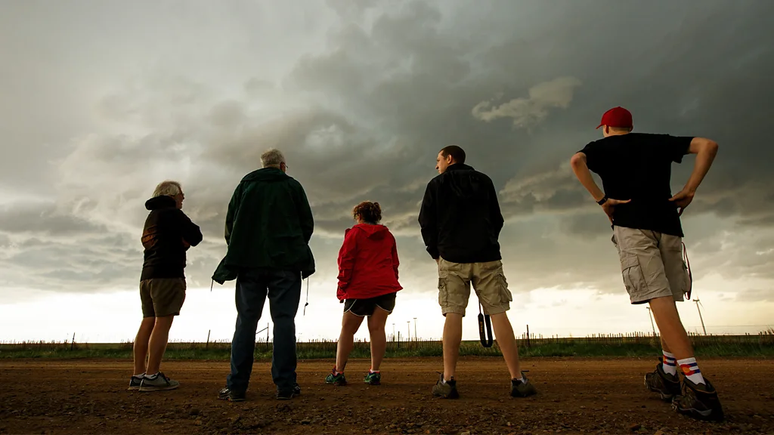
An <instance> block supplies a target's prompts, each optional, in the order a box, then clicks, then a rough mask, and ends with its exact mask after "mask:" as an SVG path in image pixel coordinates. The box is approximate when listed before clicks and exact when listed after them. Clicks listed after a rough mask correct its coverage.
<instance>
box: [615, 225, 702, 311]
mask: <svg viewBox="0 0 774 435" xmlns="http://www.w3.org/2000/svg"><path fill="white" fill-rule="evenodd" d="M613 244H614V245H615V246H616V248H617V249H618V255H619V257H620V259H621V274H622V275H623V281H624V285H626V291H627V292H628V293H629V299H630V300H631V303H632V304H643V303H646V302H648V301H649V300H651V299H655V298H661V297H667V296H671V297H673V298H674V300H675V301H682V300H684V299H683V294H684V293H687V292H689V291H690V289H691V278H690V276H689V274H688V268H687V267H686V265H685V262H683V240H682V238H681V237H678V236H672V235H669V234H663V233H659V232H657V231H650V230H638V229H634V228H626V227H619V226H615V227H614V228H613Z"/></svg>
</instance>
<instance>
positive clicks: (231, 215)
mask: <svg viewBox="0 0 774 435" xmlns="http://www.w3.org/2000/svg"><path fill="white" fill-rule="evenodd" d="M241 201H242V183H239V185H238V186H237V187H236V189H234V194H233V195H231V201H230V202H229V203H228V212H226V228H225V232H224V235H225V236H226V245H228V244H230V243H231V233H232V232H233V230H234V219H236V215H237V211H238V210H239V203H240V202H241Z"/></svg>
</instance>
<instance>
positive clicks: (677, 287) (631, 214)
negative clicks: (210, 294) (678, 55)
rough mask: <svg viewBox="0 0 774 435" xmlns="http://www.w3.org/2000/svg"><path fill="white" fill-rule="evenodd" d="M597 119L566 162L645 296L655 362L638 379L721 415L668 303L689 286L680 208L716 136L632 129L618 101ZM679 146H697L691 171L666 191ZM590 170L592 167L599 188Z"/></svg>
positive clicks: (690, 406)
mask: <svg viewBox="0 0 774 435" xmlns="http://www.w3.org/2000/svg"><path fill="white" fill-rule="evenodd" d="M600 127H602V128H603V130H602V134H603V136H604V137H603V139H600V140H597V141H594V142H591V143H589V144H588V145H586V147H585V148H583V150H581V151H579V152H577V153H576V154H575V155H573V157H572V159H571V162H570V163H571V165H572V169H573V171H574V173H575V175H576V177H577V178H578V180H579V181H580V183H581V184H582V185H583V186H584V187H585V188H586V190H588V191H589V193H590V194H591V196H592V197H594V200H595V201H596V202H597V204H599V205H600V206H601V208H602V210H603V211H604V212H605V214H606V215H607V217H608V219H609V220H610V223H611V224H612V226H613V239H612V240H613V244H614V245H615V246H616V248H617V250H618V254H619V256H620V260H621V270H622V276H623V281H624V285H625V286H626V291H627V292H628V293H629V298H630V301H631V303H632V304H649V305H650V308H651V312H652V313H653V317H654V318H655V319H656V324H657V325H658V329H659V331H660V333H661V346H662V349H663V356H662V358H661V359H662V362H661V363H660V364H658V365H657V366H656V370H655V371H654V372H653V373H648V374H647V375H645V385H646V386H647V388H648V389H650V390H651V391H654V392H656V393H658V394H659V395H660V396H661V398H662V399H663V400H666V401H672V405H673V407H674V409H676V410H677V411H678V412H680V413H682V414H686V415H689V416H691V417H694V418H697V419H702V420H722V419H723V418H724V416H723V408H722V406H721V404H720V401H719V400H718V395H717V392H716V391H715V388H714V387H713V386H712V383H710V381H709V380H708V379H707V378H705V377H704V375H703V374H702V372H701V370H699V365H698V363H697V362H696V358H695V357H694V353H693V347H692V346H691V341H690V339H689V338H688V334H687V333H686V332H685V328H684V327H683V324H682V322H681V320H680V316H679V313H678V312H677V306H676V305H675V302H676V301H682V300H683V299H684V298H683V294H684V293H690V289H691V278H690V276H689V274H688V271H687V270H686V268H685V265H684V262H683V242H682V238H683V236H684V234H683V229H682V225H681V223H680V216H681V215H682V214H683V212H684V211H685V209H686V207H688V206H689V205H690V204H691V202H692V201H693V198H694V195H695V194H696V190H697V189H698V187H699V185H700V184H701V182H702V180H703V179H704V176H705V175H706V174H707V172H708V171H709V169H710V166H711V165H712V162H713V160H714V159H715V155H716V154H717V151H718V144H717V143H715V142H714V141H712V140H710V139H705V138H701V137H675V136H670V135H666V134H645V133H632V130H633V128H634V124H633V122H632V114H631V112H629V111H628V110H626V109H625V108H623V107H620V106H619V107H614V108H612V109H610V110H608V111H607V112H605V114H604V115H603V116H602V120H601V122H600V125H599V126H598V127H597V128H600ZM686 154H696V163H695V165H694V168H693V172H692V174H691V176H690V178H689V179H688V182H687V183H686V184H685V187H683V189H682V190H681V191H679V192H678V193H676V194H675V195H672V192H671V188H670V181H671V174H672V162H675V163H681V162H682V159H683V156H685V155H686ZM590 171H594V172H596V173H597V174H599V176H600V178H601V179H602V184H603V187H604V191H602V190H601V189H600V188H599V187H598V186H597V184H596V182H595V181H594V179H593V178H592V176H591V172H590ZM678 367H679V368H680V371H682V373H683V385H682V390H681V388H680V378H679V377H678V373H677V369H678Z"/></svg>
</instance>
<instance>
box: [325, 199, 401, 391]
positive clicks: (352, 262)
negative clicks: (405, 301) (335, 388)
mask: <svg viewBox="0 0 774 435" xmlns="http://www.w3.org/2000/svg"><path fill="white" fill-rule="evenodd" d="M352 215H353V217H354V219H355V221H356V222H357V225H355V226H353V227H352V228H350V229H348V230H347V231H346V232H345V233H344V243H343V244H342V246H341V249H340V250H339V260H338V263H339V275H338V280H339V286H338V289H337V291H336V297H338V299H339V301H341V302H342V303H343V304H344V316H343V318H342V320H341V334H340V335H339V342H338V345H337V346H336V365H335V366H333V369H332V370H331V373H330V374H328V376H327V377H326V378H325V382H326V383H328V384H333V385H346V384H347V379H346V378H345V377H344V368H345V367H346V366H347V360H348V359H349V353H350V352H352V347H353V346H354V336H355V333H356V332H357V330H358V329H359V328H360V325H361V324H362V323H363V318H365V317H368V332H369V333H370V336H371V368H370V370H368V374H367V375H366V376H365V378H364V381H365V383H367V384H369V385H380V384H381V380H382V374H381V371H380V366H381V364H382V359H383V358H384V352H385V350H386V349H387V337H386V335H385V333H384V325H385V323H387V316H389V315H390V314H391V313H392V310H393V309H395V296H396V294H397V292H398V291H399V290H401V289H402V288H403V287H401V286H400V284H399V283H398V265H399V261H398V248H397V246H396V244H395V237H393V235H392V233H390V230H389V229H388V228H387V227H386V226H384V225H379V221H381V220H382V208H381V206H379V203H378V202H368V201H366V202H361V203H360V204H358V205H357V206H355V208H354V209H353V210H352Z"/></svg>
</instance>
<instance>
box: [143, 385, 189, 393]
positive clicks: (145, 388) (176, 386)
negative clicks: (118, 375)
mask: <svg viewBox="0 0 774 435" xmlns="http://www.w3.org/2000/svg"><path fill="white" fill-rule="evenodd" d="M179 387H180V385H170V386H168V387H140V388H139V390H138V391H140V392H142V393H152V392H154V391H169V390H176V389H178V388H179Z"/></svg>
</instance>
